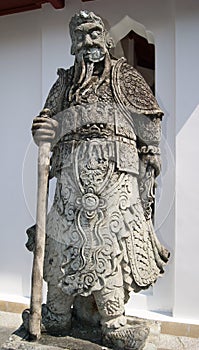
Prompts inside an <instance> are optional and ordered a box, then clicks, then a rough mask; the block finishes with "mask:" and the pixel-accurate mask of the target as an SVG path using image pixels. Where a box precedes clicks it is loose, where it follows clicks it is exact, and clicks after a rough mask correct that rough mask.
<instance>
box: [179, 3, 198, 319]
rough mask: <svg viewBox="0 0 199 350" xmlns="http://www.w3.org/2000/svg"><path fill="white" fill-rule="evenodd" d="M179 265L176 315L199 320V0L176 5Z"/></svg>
mask: <svg viewBox="0 0 199 350" xmlns="http://www.w3.org/2000/svg"><path fill="white" fill-rule="evenodd" d="M176 12H177V20H176V131H177V134H176V165H177V167H176V170H177V173H176V197H177V201H176V263H175V264H176V270H175V303H174V314H175V315H177V316H179V317H187V318H188V317H189V318H192V319H195V320H198V319H199V302H198V296H199V263H198V247H199V215H198V213H199V200H198V197H199V182H198V171H199V163H198V159H197V158H198V149H199V138H198V132H199V93H198V82H199V65H198V57H199V46H198V44H197V43H198V33H199V3H198V2H196V1H194V0H190V1H179V0H178V1H177V4H176Z"/></svg>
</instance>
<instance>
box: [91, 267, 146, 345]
mask: <svg viewBox="0 0 199 350" xmlns="http://www.w3.org/2000/svg"><path fill="white" fill-rule="evenodd" d="M120 280H121V275H120V274H119V273H118V274H116V275H114V276H113V277H109V279H108V284H107V286H105V287H104V288H103V289H102V290H100V291H97V292H94V293H93V294H94V297H95V300H96V304H97V307H98V310H99V313H100V315H101V325H102V340H103V344H104V345H105V346H108V347H111V348H114V349H120V350H127V349H128V350H141V349H143V347H144V344H145V342H146V339H147V337H148V334H149V329H148V328H147V327H146V326H142V325H141V326H140V325H136V326H132V325H128V324H127V319H126V317H125V314H124V300H125V298H124V288H123V286H121V285H119V284H118V281H120Z"/></svg>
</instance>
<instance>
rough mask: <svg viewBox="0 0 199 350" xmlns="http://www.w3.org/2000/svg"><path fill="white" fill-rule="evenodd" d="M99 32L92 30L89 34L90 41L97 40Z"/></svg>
mask: <svg viewBox="0 0 199 350" xmlns="http://www.w3.org/2000/svg"><path fill="white" fill-rule="evenodd" d="M100 34H101V32H100V31H99V30H93V31H92V32H91V33H90V36H91V38H92V39H97V38H98V37H99V36H100Z"/></svg>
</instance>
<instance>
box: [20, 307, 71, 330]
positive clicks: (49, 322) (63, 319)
mask: <svg viewBox="0 0 199 350" xmlns="http://www.w3.org/2000/svg"><path fill="white" fill-rule="evenodd" d="M29 317H30V310H29V309H26V310H24V311H23V313H22V319H23V326H24V328H25V329H26V330H27V331H29ZM70 330H71V315H64V314H56V313H53V312H52V311H51V310H50V309H49V308H48V307H47V305H46V304H43V305H42V321H41V332H47V333H49V334H51V335H54V336H66V335H68V334H69V333H70Z"/></svg>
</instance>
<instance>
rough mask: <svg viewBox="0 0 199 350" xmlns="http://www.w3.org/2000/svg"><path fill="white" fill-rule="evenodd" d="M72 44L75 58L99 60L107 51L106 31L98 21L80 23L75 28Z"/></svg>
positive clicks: (79, 59)
mask: <svg viewBox="0 0 199 350" xmlns="http://www.w3.org/2000/svg"><path fill="white" fill-rule="evenodd" d="M72 44H73V50H74V54H75V56H76V60H77V61H78V62H80V61H81V59H82V58H84V60H85V61H90V62H99V61H102V60H103V59H104V56H105V54H106V52H107V47H106V33H105V30H104V27H103V26H101V25H100V24H99V23H90V22H88V23H82V24H80V25H79V26H77V27H76V28H75V31H74V33H73V37H72Z"/></svg>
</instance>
